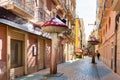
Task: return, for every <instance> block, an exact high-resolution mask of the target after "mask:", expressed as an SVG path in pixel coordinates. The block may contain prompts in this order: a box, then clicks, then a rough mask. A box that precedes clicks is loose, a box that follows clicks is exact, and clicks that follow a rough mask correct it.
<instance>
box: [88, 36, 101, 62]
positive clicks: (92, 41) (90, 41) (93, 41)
mask: <svg viewBox="0 0 120 80" xmlns="http://www.w3.org/2000/svg"><path fill="white" fill-rule="evenodd" d="M88 42H89V43H90V44H91V45H92V46H93V47H94V46H95V45H97V44H98V43H99V41H98V40H97V39H96V38H91V39H90V40H89V41H88ZM92 63H95V51H94V52H93V53H92Z"/></svg>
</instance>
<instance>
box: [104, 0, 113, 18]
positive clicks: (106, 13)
mask: <svg viewBox="0 0 120 80" xmlns="http://www.w3.org/2000/svg"><path fill="white" fill-rule="evenodd" d="M111 4H112V0H105V3H104V17H108V16H109V14H110V11H111Z"/></svg>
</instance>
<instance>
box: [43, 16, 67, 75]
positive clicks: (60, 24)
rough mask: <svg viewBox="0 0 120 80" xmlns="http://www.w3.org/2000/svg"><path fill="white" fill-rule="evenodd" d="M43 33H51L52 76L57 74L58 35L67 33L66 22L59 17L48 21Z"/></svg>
mask: <svg viewBox="0 0 120 80" xmlns="http://www.w3.org/2000/svg"><path fill="white" fill-rule="evenodd" d="M42 29H43V31H45V32H49V33H51V37H52V54H51V62H50V74H56V73H57V60H56V57H57V56H56V54H57V48H58V33H61V32H62V31H65V30H66V29H68V27H67V26H66V24H65V23H64V20H63V21H62V20H60V19H58V18H57V17H54V18H52V19H50V20H49V21H46V22H45V23H44V24H43V27H42Z"/></svg>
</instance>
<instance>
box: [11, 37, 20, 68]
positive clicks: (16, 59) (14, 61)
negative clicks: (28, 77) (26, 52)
mask: <svg viewBox="0 0 120 80" xmlns="http://www.w3.org/2000/svg"><path fill="white" fill-rule="evenodd" d="M20 66H22V41H19V40H14V39H11V68H15V67H20Z"/></svg>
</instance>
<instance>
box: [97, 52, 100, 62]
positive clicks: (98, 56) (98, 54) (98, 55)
mask: <svg viewBox="0 0 120 80" xmlns="http://www.w3.org/2000/svg"><path fill="white" fill-rule="evenodd" d="M96 53H97V58H98V60H100V53H99V52H98V50H97V51H96Z"/></svg>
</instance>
